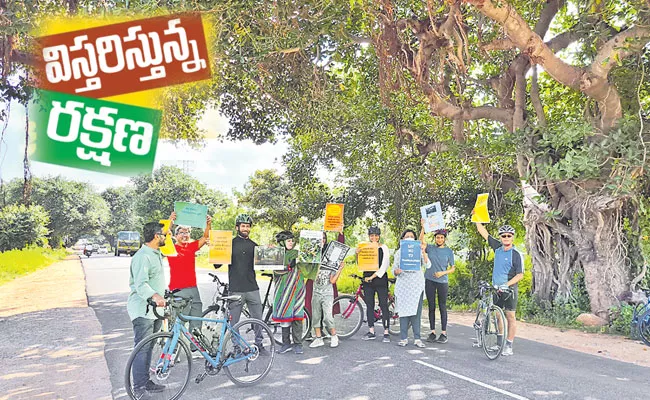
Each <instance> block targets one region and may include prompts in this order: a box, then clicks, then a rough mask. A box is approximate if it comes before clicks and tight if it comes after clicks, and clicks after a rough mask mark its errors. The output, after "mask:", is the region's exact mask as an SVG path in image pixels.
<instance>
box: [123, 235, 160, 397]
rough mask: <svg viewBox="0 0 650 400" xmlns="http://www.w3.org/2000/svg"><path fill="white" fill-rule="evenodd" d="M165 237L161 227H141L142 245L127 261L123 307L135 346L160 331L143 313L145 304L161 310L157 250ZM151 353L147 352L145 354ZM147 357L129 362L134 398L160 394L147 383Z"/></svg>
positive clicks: (142, 354)
mask: <svg viewBox="0 0 650 400" xmlns="http://www.w3.org/2000/svg"><path fill="white" fill-rule="evenodd" d="M165 236H166V233H164V232H163V224H159V223H158V222H149V223H147V224H145V226H144V241H145V244H144V245H142V247H141V248H140V250H138V251H137V252H136V253H135V254H134V255H133V258H132V259H131V276H130V278H129V286H130V287H131V293H130V294H129V299H128V301H127V303H126V309H127V311H128V313H129V317H130V318H131V322H132V323H133V335H134V342H135V346H137V345H138V343H140V341H141V340H142V339H144V338H145V337H147V336H148V335H151V334H153V333H156V332H158V331H159V330H160V326H161V325H162V321H161V320H159V319H156V317H155V316H154V314H153V311H152V310H149V312H147V300H149V299H151V300H153V301H154V302H156V305H157V306H158V307H164V306H165V299H164V298H163V294H164V293H165V287H166V286H167V285H166V282H165V274H164V273H163V265H162V255H161V254H160V250H159V248H160V247H161V246H163V245H164V244H165ZM149 351H150V352H151V350H149ZM150 361H151V354H145V352H138V356H137V357H136V359H135V360H134V361H133V367H132V371H133V389H134V392H135V393H136V394H144V392H145V391H147V392H161V391H163V390H164V389H165V386H163V385H158V384H156V383H154V382H153V381H152V380H151V379H149V363H150Z"/></svg>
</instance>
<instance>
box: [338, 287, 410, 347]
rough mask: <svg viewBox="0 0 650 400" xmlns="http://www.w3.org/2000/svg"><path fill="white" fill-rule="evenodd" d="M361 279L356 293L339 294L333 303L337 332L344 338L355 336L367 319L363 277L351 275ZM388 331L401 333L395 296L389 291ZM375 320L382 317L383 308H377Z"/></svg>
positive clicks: (396, 333) (395, 333)
mask: <svg viewBox="0 0 650 400" xmlns="http://www.w3.org/2000/svg"><path fill="white" fill-rule="evenodd" d="M350 276H351V277H353V278H356V279H359V280H360V281H361V284H360V285H359V287H358V288H357V292H356V293H355V294H354V295H349V294H343V295H340V296H337V297H336V298H335V299H334V303H333V304H332V315H333V316H334V326H335V327H336V334H337V335H338V336H339V337H340V338H343V339H346V338H349V337H352V336H354V334H356V333H357V332H358V331H359V329H360V328H361V325H362V324H363V323H364V322H366V320H365V315H366V313H365V306H364V304H365V303H364V302H363V301H359V299H361V300H363V289H362V288H363V277H361V276H359V275H350ZM388 282H389V283H393V284H394V283H395V278H388ZM388 313H389V317H388V332H390V334H391V335H399V315H397V312H395V296H393V295H392V294H391V293H390V292H388ZM374 318H375V322H376V321H380V320H381V319H382V316H381V308H379V307H377V308H375V312H374Z"/></svg>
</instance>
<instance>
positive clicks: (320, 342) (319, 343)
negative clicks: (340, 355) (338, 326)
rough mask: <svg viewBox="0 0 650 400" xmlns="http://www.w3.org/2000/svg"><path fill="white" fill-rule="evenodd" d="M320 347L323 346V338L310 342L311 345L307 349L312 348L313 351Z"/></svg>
mask: <svg viewBox="0 0 650 400" xmlns="http://www.w3.org/2000/svg"><path fill="white" fill-rule="evenodd" d="M321 346H325V342H323V338H319V337H317V338H316V339H314V341H313V342H311V344H310V345H309V347H310V348H312V349H315V348H316V347H321Z"/></svg>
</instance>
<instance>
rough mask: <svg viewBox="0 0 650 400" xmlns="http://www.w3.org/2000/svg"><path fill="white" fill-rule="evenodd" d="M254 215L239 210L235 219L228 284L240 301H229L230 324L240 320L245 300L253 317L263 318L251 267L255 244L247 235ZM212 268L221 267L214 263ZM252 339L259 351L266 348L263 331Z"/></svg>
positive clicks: (231, 291) (263, 351)
mask: <svg viewBox="0 0 650 400" xmlns="http://www.w3.org/2000/svg"><path fill="white" fill-rule="evenodd" d="M252 225H253V219H252V218H251V217H250V216H249V215H248V214H239V215H238V216H237V218H236V219H235V229H237V236H236V237H235V238H234V239H233V240H232V258H231V262H230V264H229V265H228V284H229V289H230V294H231V295H238V296H241V302H239V303H232V304H231V305H230V315H231V317H232V319H231V324H232V325H235V324H236V323H237V322H239V318H240V316H241V310H242V307H243V306H244V304H246V306H247V307H248V311H249V312H250V316H251V317H252V318H257V319H259V320H261V319H262V300H261V298H260V290H259V286H257V279H256V277H255V270H254V269H253V260H254V258H255V246H257V243H255V242H253V241H252V240H251V239H250V237H249V236H248V235H249V234H250V232H251V226H252ZM214 266H215V268H219V267H221V265H220V264H215V265H214ZM255 343H256V344H257V345H258V346H259V347H260V354H264V353H265V350H264V349H263V348H262V347H261V345H262V332H261V331H259V332H258V331H256V332H255Z"/></svg>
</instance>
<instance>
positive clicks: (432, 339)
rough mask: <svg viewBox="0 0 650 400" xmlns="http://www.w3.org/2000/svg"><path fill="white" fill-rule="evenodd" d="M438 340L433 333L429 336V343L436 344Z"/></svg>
mask: <svg viewBox="0 0 650 400" xmlns="http://www.w3.org/2000/svg"><path fill="white" fill-rule="evenodd" d="M436 340H438V338H437V337H436V334H435V333H433V332H432V333H430V334H429V336H428V337H427V342H429V343H435V341H436Z"/></svg>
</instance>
